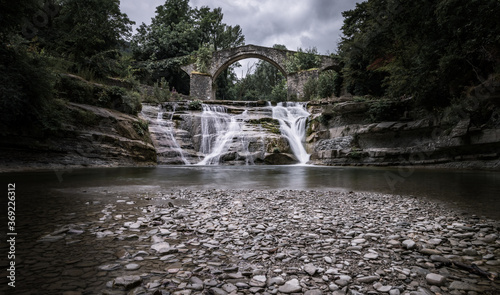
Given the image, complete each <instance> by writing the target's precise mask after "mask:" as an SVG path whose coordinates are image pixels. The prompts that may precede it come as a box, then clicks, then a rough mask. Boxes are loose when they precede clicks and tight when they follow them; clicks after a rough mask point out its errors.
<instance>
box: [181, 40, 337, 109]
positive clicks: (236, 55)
mask: <svg viewBox="0 0 500 295" xmlns="http://www.w3.org/2000/svg"><path fill="white" fill-rule="evenodd" d="M295 53H296V51H290V50H282V49H275V48H269V47H262V46H256V45H245V46H240V47H236V48H230V49H224V50H219V51H216V52H214V53H213V54H212V59H211V60H210V62H209V67H208V71H207V73H201V72H199V71H197V69H196V65H195V64H190V65H186V66H183V67H182V69H183V70H184V71H185V72H186V73H187V74H188V75H189V77H190V78H191V82H190V87H191V90H190V95H191V96H193V97H196V98H198V99H201V100H213V99H215V90H216V89H215V88H214V84H215V81H216V79H217V77H218V76H219V75H220V74H221V73H222V72H223V71H224V70H225V69H226V68H227V67H229V66H230V65H231V64H233V63H235V62H237V61H239V60H242V59H246V58H258V59H262V60H265V61H267V62H269V63H271V64H272V65H274V66H275V67H276V68H277V69H278V70H280V71H281V73H283V76H285V78H286V81H287V92H288V98H289V99H290V98H291V97H293V96H297V97H301V96H302V95H303V89H304V84H305V82H306V81H307V80H308V79H309V78H310V77H317V76H318V75H319V73H320V72H321V71H324V70H328V69H335V70H339V68H338V63H337V62H336V61H335V60H334V59H333V58H331V57H329V56H323V55H319V57H320V66H319V67H318V68H317V69H312V70H307V71H301V72H296V73H289V72H288V71H287V70H286V63H287V60H288V58H289V57H290V56H291V55H293V54H295Z"/></svg>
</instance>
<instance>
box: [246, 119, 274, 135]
mask: <svg viewBox="0 0 500 295" xmlns="http://www.w3.org/2000/svg"><path fill="white" fill-rule="evenodd" d="M247 123H249V124H253V125H260V126H262V128H264V129H266V130H267V131H269V132H271V133H274V134H281V130H280V122H279V121H278V120H276V119H273V118H269V117H265V118H260V119H250V120H248V121H247Z"/></svg>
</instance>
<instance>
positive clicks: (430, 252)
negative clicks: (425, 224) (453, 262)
mask: <svg viewBox="0 0 500 295" xmlns="http://www.w3.org/2000/svg"><path fill="white" fill-rule="evenodd" d="M420 253H422V254H426V255H441V251H439V250H436V249H421V250H420Z"/></svg>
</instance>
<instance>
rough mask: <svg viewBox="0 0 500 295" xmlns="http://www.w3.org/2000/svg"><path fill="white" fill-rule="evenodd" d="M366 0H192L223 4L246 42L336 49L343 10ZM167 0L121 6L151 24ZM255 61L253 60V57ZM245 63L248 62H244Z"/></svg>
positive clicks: (130, 0) (131, 0) (125, 0)
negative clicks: (238, 26) (159, 7)
mask: <svg viewBox="0 0 500 295" xmlns="http://www.w3.org/2000/svg"><path fill="white" fill-rule="evenodd" d="M356 2H362V0H217V1H216V0H191V1H190V4H191V6H192V7H202V6H208V7H210V8H216V7H221V8H222V13H223V14H224V20H223V21H224V23H226V24H228V25H233V26H234V25H240V26H241V28H242V30H243V34H244V35H245V43H246V44H255V45H261V46H269V47H271V46H273V45H274V44H283V45H285V46H286V47H287V48H288V49H290V50H296V49H297V48H299V47H300V48H302V49H307V48H311V47H316V48H317V49H318V51H319V52H320V53H321V54H328V53H332V52H335V50H336V47H337V42H338V41H339V39H340V35H341V32H340V28H341V27H342V22H343V18H342V15H341V12H342V11H345V10H350V9H353V8H354V7H355V5H356ZM164 3H165V0H142V1H137V0H121V10H122V12H124V13H126V14H127V15H128V16H129V18H130V19H131V20H133V21H135V22H136V23H137V26H138V25H140V24H141V23H143V22H144V23H146V24H150V23H151V18H152V17H154V15H155V9H156V7H157V6H159V5H162V4H164ZM251 62H253V61H251ZM244 66H245V65H244Z"/></svg>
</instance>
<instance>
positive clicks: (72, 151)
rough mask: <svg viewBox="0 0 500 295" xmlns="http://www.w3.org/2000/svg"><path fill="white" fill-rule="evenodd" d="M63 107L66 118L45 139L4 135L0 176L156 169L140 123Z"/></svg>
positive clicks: (86, 107) (96, 109) (130, 118)
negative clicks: (98, 168)
mask: <svg viewBox="0 0 500 295" xmlns="http://www.w3.org/2000/svg"><path fill="white" fill-rule="evenodd" d="M65 107H66V108H68V110H67V113H68V114H70V116H71V117H70V118H69V119H68V120H66V121H65V123H64V124H63V125H62V126H61V127H60V129H59V130H57V131H56V132H52V133H51V134H44V135H40V134H37V132H35V131H33V132H30V131H26V130H25V131H22V132H21V131H13V130H4V131H3V132H2V134H0V138H1V143H0V167H1V168H0V170H3V171H8V170H18V169H33V168H49V169H50V168H61V167H82V166H83V167H85V166H101V167H106V166H125V165H130V166H132V165H152V164H156V151H155V148H154V146H153V143H152V141H151V138H150V136H149V132H148V128H147V123H146V122H144V121H142V120H140V119H139V118H137V117H135V116H131V115H127V114H124V113H121V112H118V111H114V110H110V109H105V108H100V107H95V106H89V105H82V104H76V103H67V104H65Z"/></svg>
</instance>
